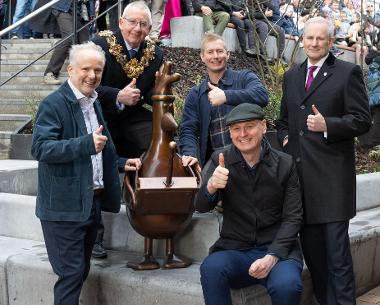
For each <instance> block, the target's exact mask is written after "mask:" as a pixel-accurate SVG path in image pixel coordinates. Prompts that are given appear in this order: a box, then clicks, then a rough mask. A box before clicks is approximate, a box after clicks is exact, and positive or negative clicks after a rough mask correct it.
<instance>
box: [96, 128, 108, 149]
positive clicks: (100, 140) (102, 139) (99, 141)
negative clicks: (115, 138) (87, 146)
mask: <svg viewBox="0 0 380 305" xmlns="http://www.w3.org/2000/svg"><path fill="white" fill-rule="evenodd" d="M102 131H103V125H100V126H99V127H98V128H97V129H96V130H95V131H94V132H93V133H92V138H93V140H94V145H95V151H96V153H97V154H98V153H100V152H101V151H102V150H103V148H104V146H105V145H106V142H107V140H108V139H107V137H106V136H103V135H102Z"/></svg>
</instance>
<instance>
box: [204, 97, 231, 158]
mask: <svg viewBox="0 0 380 305" xmlns="http://www.w3.org/2000/svg"><path fill="white" fill-rule="evenodd" d="M229 110H230V109H229V108H228V107H227V106H226V105H225V104H223V105H220V106H215V107H212V108H211V122H210V127H209V136H210V144H211V148H212V150H213V151H215V150H217V149H219V148H224V147H226V146H227V145H229V144H231V138H230V131H229V129H228V127H227V126H226V116H227V114H228V112H229Z"/></svg>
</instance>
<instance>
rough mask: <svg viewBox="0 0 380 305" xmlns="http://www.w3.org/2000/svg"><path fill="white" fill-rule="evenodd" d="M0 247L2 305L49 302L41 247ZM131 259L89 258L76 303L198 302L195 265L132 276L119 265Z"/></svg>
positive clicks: (0, 241) (49, 276)
mask: <svg viewBox="0 0 380 305" xmlns="http://www.w3.org/2000/svg"><path fill="white" fill-rule="evenodd" d="M0 245H1V248H2V249H7V251H6V252H8V254H9V256H8V257H5V256H6V255H4V253H2V254H0V255H1V256H0V257H2V258H3V259H2V261H1V262H0V266H1V267H2V268H1V269H0V270H1V271H2V272H1V275H0V279H1V282H2V284H3V286H6V287H5V289H2V290H3V291H4V294H2V295H5V296H7V300H4V303H2V304H4V305H8V304H9V305H26V304H27V305H37V304H38V305H48V304H50V305H51V304H53V293H52V291H53V285H54V283H55V281H56V275H55V274H54V273H53V271H52V269H51V267H50V264H49V262H48V257H47V254H46V249H45V248H44V246H43V243H38V242H29V243H28V242H25V241H24V240H19V239H13V238H6V237H1V236H0ZM2 252H3V251H2ZM9 252H11V253H9ZM136 258H137V257H136V256H135V255H133V254H128V253H123V252H111V251H110V252H109V258H107V259H106V260H101V261H100V260H93V261H92V268H91V271H90V275H89V277H88V279H87V281H86V283H85V285H84V288H83V291H82V295H81V302H80V304H91V305H111V304H112V305H141V304H157V305H160V304H162V305H164V304H165V305H178V304H183V305H201V304H204V303H203V298H202V290H201V286H200V282H199V272H198V269H199V265H198V264H194V265H192V266H191V267H189V268H186V269H182V270H154V271H148V272H136V271H133V270H132V269H128V268H126V267H125V265H126V262H127V261H128V260H130V259H136ZM4 283H5V285H4ZM27 287H28V288H27ZM147 292H149V293H147ZM3 299H5V298H4V297H3Z"/></svg>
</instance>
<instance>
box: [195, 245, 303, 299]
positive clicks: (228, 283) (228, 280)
mask: <svg viewBox="0 0 380 305" xmlns="http://www.w3.org/2000/svg"><path fill="white" fill-rule="evenodd" d="M266 254H267V250H266V249H265V248H255V249H248V250H225V251H218V252H214V253H212V254H210V255H209V256H207V257H206V259H205V260H204V261H203V263H202V265H201V267H200V271H201V284H202V290H203V296H204V299H205V304H206V305H232V300H231V292H230V289H239V288H243V287H247V286H250V285H254V284H260V285H263V286H265V287H266V289H267V290H268V294H269V295H270V297H271V299H272V305H297V304H299V302H300V298H301V293H302V279H301V273H302V264H301V262H298V261H296V260H293V259H288V260H280V261H279V262H278V263H277V264H276V265H275V266H274V267H273V269H272V270H271V272H270V273H269V275H268V276H267V277H266V278H265V279H260V280H259V279H256V278H253V277H251V276H250V275H249V274H248V270H249V267H250V266H251V264H252V263H253V262H254V261H256V260H257V259H259V258H262V257H264V256H265V255H266Z"/></svg>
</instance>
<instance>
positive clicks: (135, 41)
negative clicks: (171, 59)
mask: <svg viewBox="0 0 380 305" xmlns="http://www.w3.org/2000/svg"><path fill="white" fill-rule="evenodd" d="M151 28H152V17H151V13H150V10H149V8H148V6H147V5H146V4H145V2H143V1H136V2H132V3H130V4H128V5H127V6H126V8H125V9H124V12H123V15H122V16H121V17H120V19H119V30H118V31H116V32H115V33H113V32H110V31H104V32H100V33H99V35H98V36H97V37H96V38H95V39H94V40H93V41H94V43H96V44H97V45H99V46H101V48H102V49H103V51H104V52H105V53H106V65H105V67H104V71H103V76H102V82H101V85H100V86H99V87H98V89H97V91H98V94H99V100H100V103H101V105H102V109H103V113H104V117H105V119H106V121H107V124H108V128H109V130H110V133H111V136H112V140H113V141H114V143H115V146H116V151H117V153H118V154H119V155H120V156H122V157H125V156H131V157H139V156H140V155H141V154H142V153H143V152H145V151H146V150H147V149H148V147H149V144H150V140H151V137H152V112H151V111H150V110H148V109H146V108H145V107H144V103H146V104H152V101H151V96H152V94H153V88H154V84H155V75H156V73H157V71H158V70H159V69H160V67H161V65H162V63H163V52H162V50H161V49H160V48H159V47H157V46H156V45H155V44H154V43H153V41H152V40H150V39H145V38H146V37H147V35H148V34H149V32H150V30H151ZM103 233H104V227H103V222H101V223H100V227H99V235H98V237H97V240H96V243H95V246H94V252H93V257H96V258H105V257H106V256H107V253H106V251H105V249H104V247H103V243H102V242H103Z"/></svg>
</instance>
